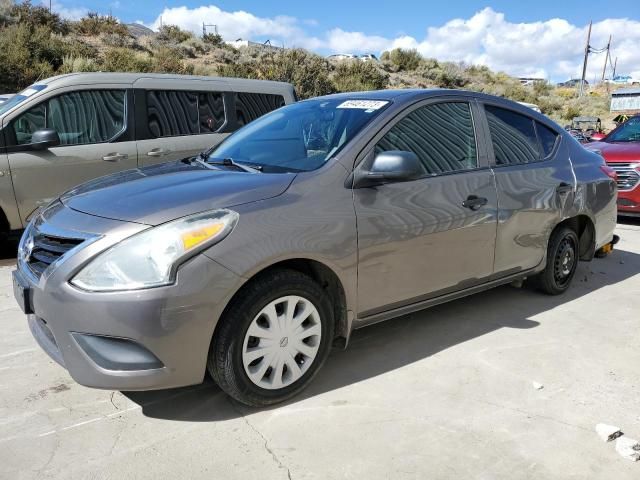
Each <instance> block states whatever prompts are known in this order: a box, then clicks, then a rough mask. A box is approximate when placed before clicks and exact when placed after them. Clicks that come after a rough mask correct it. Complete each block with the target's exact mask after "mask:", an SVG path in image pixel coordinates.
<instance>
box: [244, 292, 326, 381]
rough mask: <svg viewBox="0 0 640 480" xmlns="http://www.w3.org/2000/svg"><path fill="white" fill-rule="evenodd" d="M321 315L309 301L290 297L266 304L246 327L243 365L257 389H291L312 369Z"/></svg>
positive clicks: (317, 343) (316, 349)
mask: <svg viewBox="0 0 640 480" xmlns="http://www.w3.org/2000/svg"><path fill="white" fill-rule="evenodd" d="M321 335H322V326H321V324H320V314H319V313H318V310H317V309H316V307H315V306H314V305H313V303H311V302H310V301H309V300H307V299H306V298H303V297H298V296H295V295H290V296H286V297H281V298H279V299H277V300H274V301H273V302H271V303H269V304H268V305H267V306H266V307H264V308H263V309H262V310H260V313H258V315H256V317H255V318H254V319H253V321H252V322H251V325H249V329H248V330H247V333H246V335H245V337H244V343H243V345H242V363H243V365H244V371H245V372H246V374H247V375H248V376H249V379H250V380H251V381H252V382H253V383H254V384H255V385H257V386H259V387H261V388H265V389H268V390H276V389H278V388H283V387H286V386H288V385H291V384H292V383H293V382H295V381H296V380H298V379H299V378H300V377H302V375H304V373H305V372H306V371H307V370H308V369H309V367H311V364H312V363H313V360H314V359H315V358H316V355H317V354H318V349H319V348H320V337H321Z"/></svg>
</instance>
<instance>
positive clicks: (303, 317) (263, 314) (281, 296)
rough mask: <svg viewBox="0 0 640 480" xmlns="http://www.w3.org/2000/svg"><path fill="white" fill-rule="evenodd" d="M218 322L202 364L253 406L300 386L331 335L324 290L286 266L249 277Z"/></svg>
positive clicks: (232, 393)
mask: <svg viewBox="0 0 640 480" xmlns="http://www.w3.org/2000/svg"><path fill="white" fill-rule="evenodd" d="M221 322H222V323H221V324H220V325H219V327H218V329H217V331H216V334H215V336H214V338H213V341H212V343H211V348H210V351H209V359H208V362H207V368H208V370H209V373H210V374H211V376H212V377H213V379H214V380H215V381H216V383H217V384H218V385H219V386H220V388H222V390H224V391H225V392H226V393H227V394H229V395H230V396H231V397H233V398H235V399H236V400H238V401H239V402H241V403H244V404H245V405H249V406H254V407H263V406H267V405H272V404H274V403H278V402H282V401H285V400H287V399H289V398H291V397H293V396H294V395H296V394H297V393H299V392H300V391H301V390H302V389H304V388H305V387H306V386H307V385H308V384H309V383H310V382H311V380H312V379H313V377H314V376H315V374H316V372H317V371H318V370H319V368H320V367H321V366H322V364H323V363H324V361H325V360H326V358H327V356H328V354H329V350H330V347H331V343H332V340H333V315H332V309H331V304H330V302H329V298H328V296H327V294H326V293H325V291H324V290H323V289H322V287H320V285H318V284H317V283H316V282H315V281H314V280H313V279H312V278H310V277H308V276H307V275H304V274H302V273H300V272H297V271H292V270H279V271H276V272H272V273H270V274H267V275H263V276H262V277H259V278H258V279H256V280H253V281H252V282H251V283H249V284H248V285H247V286H246V287H245V288H244V289H243V290H242V291H241V292H240V293H239V294H238V296H237V297H236V299H235V300H234V301H233V302H232V304H231V305H230V307H229V309H228V310H227V312H226V313H225V315H224V317H223V318H222V319H221Z"/></svg>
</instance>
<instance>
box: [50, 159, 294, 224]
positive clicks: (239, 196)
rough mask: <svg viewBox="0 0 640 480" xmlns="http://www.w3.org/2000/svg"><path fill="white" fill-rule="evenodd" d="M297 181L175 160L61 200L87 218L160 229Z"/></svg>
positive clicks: (128, 172)
mask: <svg viewBox="0 0 640 480" xmlns="http://www.w3.org/2000/svg"><path fill="white" fill-rule="evenodd" d="M294 178H295V174H294V173H278V174H268V173H245V172H236V171H229V170H226V169H222V168H221V169H215V170H214V169H211V170H209V169H206V168H203V167H201V166H197V165H188V164H185V163H182V162H176V163H169V164H161V165H154V166H151V167H146V168H139V169H135V170H126V171H124V172H119V173H116V174H113V175H108V176H106V177H101V178H98V179H96V180H92V181H90V182H87V183H84V184H82V185H80V186H78V187H76V188H74V189H72V190H69V191H68V192H66V193H64V194H63V195H62V196H61V197H60V201H61V202H62V203H63V204H64V205H66V206H67V207H69V208H71V209H73V210H76V211H78V212H82V213H87V214H89V215H95V216H98V217H104V218H110V219H113V220H122V221H126V222H135V223H143V224H146V225H159V224H161V223H165V222H168V221H170V220H174V219H176V218H180V217H184V216H186V215H190V214H194V213H199V212H204V211H207V210H213V209H216V208H230V207H233V206H237V205H241V204H244V203H250V202H255V201H259V200H264V199H267V198H271V197H275V196H278V195H280V194H282V193H283V192H284V191H286V189H287V188H288V187H289V185H290V184H291V182H292V181H293V179H294Z"/></svg>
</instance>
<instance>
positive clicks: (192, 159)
mask: <svg viewBox="0 0 640 480" xmlns="http://www.w3.org/2000/svg"><path fill="white" fill-rule="evenodd" d="M206 160H207V157H205V156H204V152H200V153H199V154H198V155H196V156H195V157H190V158H184V159H183V160H182V162H183V163H188V164H192V163H194V162H195V163H197V164H199V165H202V166H203V167H204V168H206V169H208V170H215V168H214V167H212V166H211V164H209V163H207V162H206Z"/></svg>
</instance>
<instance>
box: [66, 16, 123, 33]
mask: <svg viewBox="0 0 640 480" xmlns="http://www.w3.org/2000/svg"><path fill="white" fill-rule="evenodd" d="M73 29H74V31H75V32H77V33H79V34H80V35H87V36H91V37H97V36H98V35H100V34H102V33H104V34H111V35H120V36H123V37H128V36H130V34H129V29H128V28H127V27H126V25H123V24H121V23H120V22H119V20H118V19H117V18H116V17H112V16H111V15H99V14H97V13H95V12H91V13H89V14H88V15H87V16H86V17H83V18H81V19H80V20H79V21H77V22H74V23H73Z"/></svg>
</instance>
